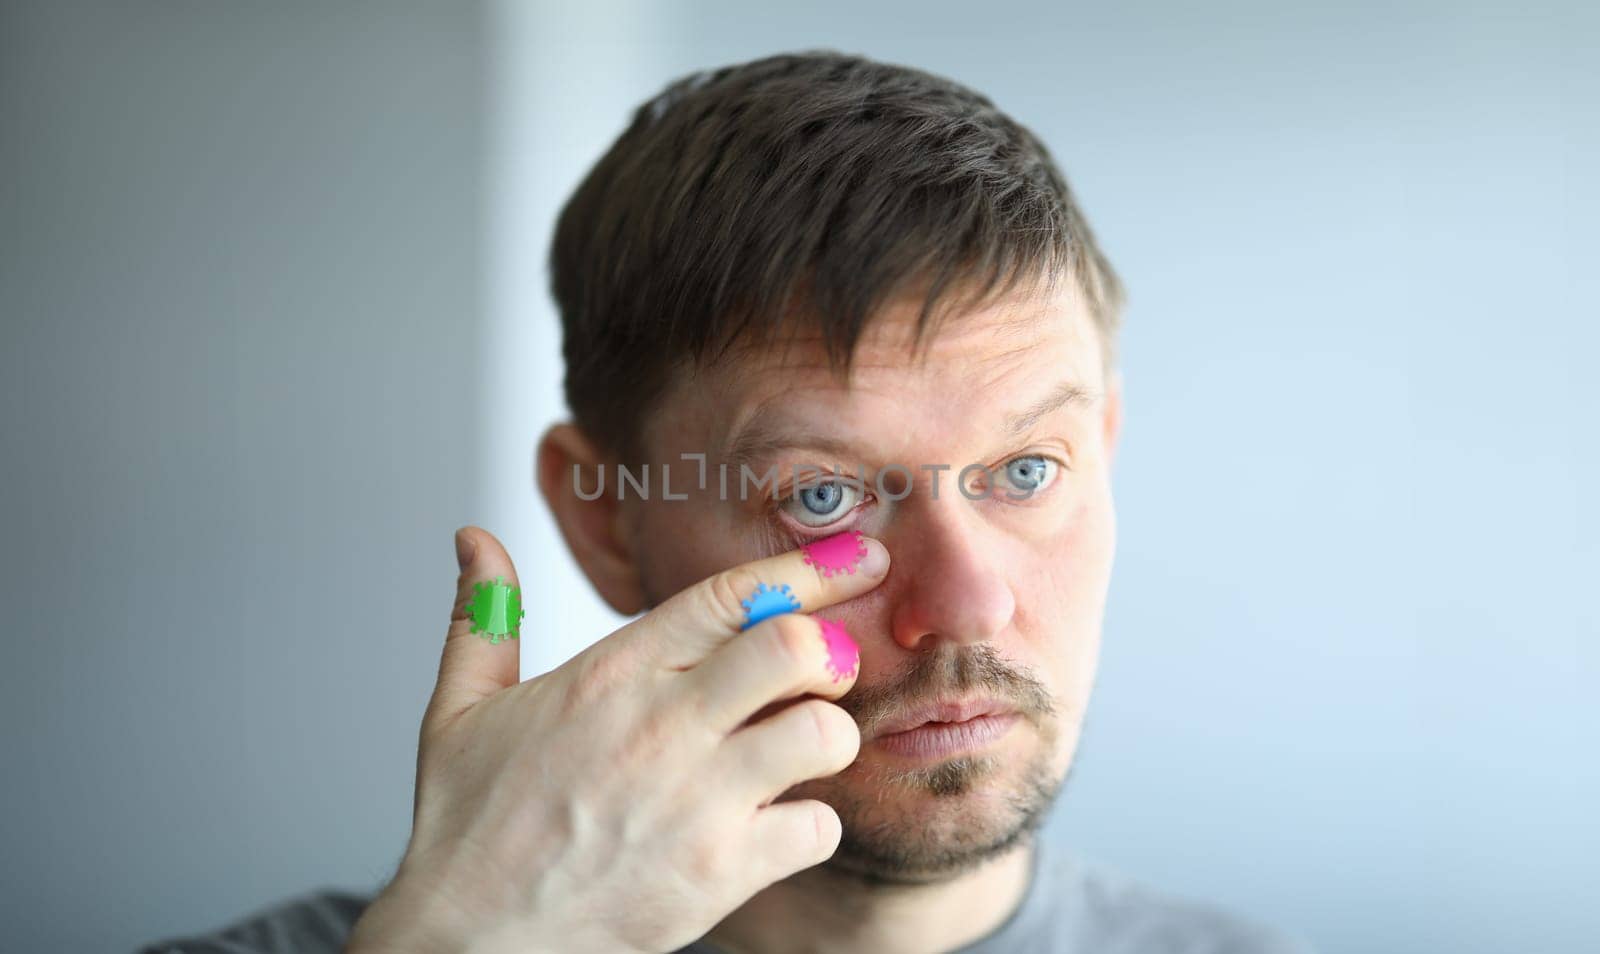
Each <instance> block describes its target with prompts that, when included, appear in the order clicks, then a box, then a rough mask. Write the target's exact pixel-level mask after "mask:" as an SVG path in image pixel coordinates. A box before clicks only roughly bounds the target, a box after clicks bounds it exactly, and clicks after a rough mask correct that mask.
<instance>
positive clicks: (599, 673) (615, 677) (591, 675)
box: [569, 646, 633, 709]
mask: <svg viewBox="0 0 1600 954" xmlns="http://www.w3.org/2000/svg"><path fill="white" fill-rule="evenodd" d="M632 669H633V666H632V663H631V661H630V660H629V659H628V658H627V656H626V654H624V653H623V652H621V651H619V650H617V649H616V648H614V647H600V646H593V647H590V648H589V649H588V650H586V651H584V652H582V653H579V654H578V656H577V657H576V658H575V659H574V660H573V668H572V679H571V682H570V684H569V689H570V694H569V704H570V706H571V707H572V708H574V709H582V708H585V707H588V706H590V705H594V704H596V703H598V702H601V701H603V700H604V699H605V698H606V697H607V696H608V695H610V694H611V693H613V692H615V691H616V690H617V688H618V687H619V686H621V685H622V684H623V683H624V682H625V681H626V680H627V679H628V677H629V675H630V673H631V671H632Z"/></svg>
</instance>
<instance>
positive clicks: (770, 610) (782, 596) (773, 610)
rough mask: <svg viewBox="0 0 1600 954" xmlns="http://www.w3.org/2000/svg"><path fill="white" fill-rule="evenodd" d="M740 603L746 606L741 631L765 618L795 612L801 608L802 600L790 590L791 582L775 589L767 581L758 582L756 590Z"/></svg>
mask: <svg viewBox="0 0 1600 954" xmlns="http://www.w3.org/2000/svg"><path fill="white" fill-rule="evenodd" d="M739 605H741V606H743V607H744V613H745V616H744V625H743V626H740V627H739V631H740V632H743V631H744V630H747V629H749V628H750V627H752V626H754V625H755V624H757V623H759V622H761V621H762V620H764V619H770V618H772V617H774V616H782V615H783V614H784V613H793V612H795V611H797V610H799V609H800V601H799V600H797V599H795V596H794V594H793V593H791V592H790V591H789V584H787V583H781V584H779V585H778V587H777V589H773V588H772V587H770V586H768V585H767V584H765V583H757V584H756V591H755V592H754V593H752V594H751V595H750V598H749V599H747V600H740V601H739Z"/></svg>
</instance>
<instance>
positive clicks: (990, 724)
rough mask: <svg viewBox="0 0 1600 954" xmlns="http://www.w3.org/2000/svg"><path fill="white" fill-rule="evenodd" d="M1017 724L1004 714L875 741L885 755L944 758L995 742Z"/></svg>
mask: <svg viewBox="0 0 1600 954" xmlns="http://www.w3.org/2000/svg"><path fill="white" fill-rule="evenodd" d="M1016 721H1017V714H1016V713H1014V712H1004V713H994V714H992V715H981V716H974V717H973V718H971V719H968V720H967V721H965V722H925V723H923V724H922V725H919V726H917V727H916V728H915V729H907V730H906V731H904V732H895V733H893V734H891V735H882V736H879V737H878V738H877V739H875V740H874V741H875V742H876V744H877V745H878V746H879V747H880V748H882V749H884V750H885V751H888V752H893V753H894V754H895V755H904V756H906V757H907V758H913V759H936V758H946V757H949V756H952V755H957V754H959V753H961V752H966V751H968V750H970V749H977V748H982V747H983V746H985V745H988V744H989V743H991V742H994V741H995V740H997V739H999V738H1000V737H1001V736H1003V735H1005V734H1006V733H1007V732H1009V731H1011V726H1012V725H1013V724H1014V723H1015V722H1016Z"/></svg>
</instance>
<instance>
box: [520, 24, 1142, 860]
mask: <svg viewBox="0 0 1600 954" xmlns="http://www.w3.org/2000/svg"><path fill="white" fill-rule="evenodd" d="M552 269H553V286H554V291H555V295H556V299H557V301H558V304H559V306H560V308H561V313H562V320H563V326H564V336H565V355H566V361H567V379H566V390H567V396H568V400H569V403H570V404H571V407H572V410H573V414H574V417H575V425H574V426H562V427H557V428H554V429H552V431H551V432H550V434H548V435H547V436H546V439H545V441H544V445H543V447H542V448H541V465H540V466H541V484H542V486H543V487H544V488H545V490H546V493H547V495H548V497H549V499H550V501H551V505H552V508H553V509H554V511H555V513H556V516H557V519H558V522H559V523H560V524H561V527H562V530H563V533H564V534H565V536H566V538H567V540H568V542H569V544H570V545H571V546H572V548H573V551H574V553H575V555H576V556H577V558H578V560H579V562H580V564H581V565H582V566H583V568H584V570H585V572H586V573H587V574H588V575H589V577H590V579H591V580H593V581H594V583H595V586H596V587H597V589H598V590H599V591H600V593H601V595H602V596H603V597H605V598H606V600H607V601H608V602H609V603H610V604H611V605H612V606H613V607H614V608H616V609H617V610H619V611H620V612H624V613H634V612H638V611H640V610H642V609H645V608H647V607H649V606H651V605H653V604H655V603H656V602H659V601H661V600H663V599H665V598H666V597H667V596H668V595H670V594H671V593H673V592H676V591H677V590H679V589H682V588H683V587H685V586H687V585H689V584H691V583H693V582H695V581H697V580H699V579H702V578H704V577H706V576H709V575H711V574H712V573H715V572H717V571H718V570H721V569H724V568H726V567H728V566H731V565H734V564H738V563H743V562H746V561H748V560H752V559H755V558H758V557H760V556H763V555H767V554H770V553H774V552H778V551H781V550H786V549H792V548H794V547H796V546H799V545H802V544H804V543H806V542H809V541H810V540H814V539H819V538H821V537H825V536H828V535H831V534H833V533H837V532H840V531H843V530H849V529H859V530H861V531H863V532H865V533H868V534H870V535H872V536H875V537H877V538H879V539H880V540H882V541H883V542H884V544H885V545H886V546H887V547H888V548H889V551H890V553H891V555H892V556H893V561H894V562H893V566H892V568H891V570H890V574H889V576H888V578H887V579H886V580H885V582H884V583H883V584H882V585H880V586H879V587H878V588H876V589H874V590H873V591H871V592H870V593H868V594H867V595H865V596H863V597H860V598H858V599H856V600H853V601H851V602H849V603H846V604H843V605H841V606H839V607H836V608H834V610H833V611H831V612H829V613H826V614H824V615H829V616H832V617H833V618H837V619H841V620H843V621H844V622H845V623H846V625H847V626H848V627H849V629H850V631H851V632H852V633H853V634H854V635H855V637H856V638H857V640H858V641H859V642H860V644H861V675H860V678H859V680H858V682H857V685H856V687H855V689H854V690H852V692H851V693H850V694H848V695H847V696H845V697H844V698H843V699H842V700H841V702H840V704H841V705H842V706H844V707H845V708H846V709H847V710H849V711H851V713H852V714H853V715H855V716H856V717H857V720H858V722H859V723H860V724H861V727H862V732H863V744H862V748H861V753H860V756H859V757H858V759H857V761H856V763H855V764H854V765H852V766H851V767H850V768H849V769H847V770H846V771H845V772H843V773H840V774H839V775H837V776H834V777H831V778H827V779H822V780H817V781H814V782H810V783H807V784H806V785H803V786H800V787H798V788H797V789H795V790H793V791H792V792H791V793H790V794H791V796H807V797H819V798H822V799H823V800H825V801H827V802H829V803H830V804H832V805H833V806H834V807H835V808H836V809H837V810H838V811H839V814H840V817H841V820H842V821H843V826H844V838H843V842H842V843H841V846H840V849H839V851H838V853H836V855H835V856H834V859H833V862H832V864H834V865H835V866H837V867H840V868H844V869H849V870H853V871H857V872H860V873H862V874H866V875H869V876H872V877H875V878H879V879H883V880H893V881H920V880H936V879H940V878H945V877H949V876H951V875H953V874H956V873H959V872H961V871H963V870H966V869H968V868H970V867H971V866H972V865H973V864H975V863H977V862H979V861H981V860H984V859H986V858H988V857H992V856H994V855H995V854H996V853H998V852H1000V851H1003V850H1004V849H1006V848H1008V847H1010V846H1011V845H1013V844H1015V843H1016V842H1017V841H1018V840H1019V839H1020V838H1022V837H1023V836H1024V835H1026V834H1027V833H1028V832H1029V831H1031V830H1032V829H1033V828H1034V827H1035V826H1036V825H1037V824H1038V823H1039V821H1040V820H1041V818H1042V816H1043V814H1044V812H1045V810H1046V808H1047V807H1048V805H1049V804H1050V802H1051V800H1052V799H1053V797H1054V794H1055V792H1056V791H1057V789H1058V788H1059V786H1060V784H1061V781H1062V779H1063V778H1064V776H1065V774H1066V772H1067V769H1068V766H1069V765H1070V763H1071V759H1072V755H1073V752H1074V751H1075V748H1076V744H1077V739H1078V732H1079V728H1080V725H1081V720H1082V717H1083V712H1084V707H1085V705H1086V703H1087V701H1088V697H1089V692H1090V688H1091V686H1092V683H1093V679H1094V672H1095V667H1096V662H1097V659H1098V653H1099V641H1100V628H1101V618H1102V612H1103V608H1104V604H1105V596H1106V590H1107V586H1108V584H1109V578H1110V572H1111V565H1112V561H1113V555H1114V550H1115V515H1114V509H1113V505H1112V498H1111V490H1110V479H1109V478H1110V468H1111V462H1112V457H1113V453H1114V448H1115V442H1116V436H1117V430H1118V427H1119V424H1120V407H1121V397H1120V385H1119V379H1118V376H1117V374H1116V373H1115V370H1114V355H1115V348H1114V343H1115V335H1116V330H1117V325H1118V318H1119V315H1120V309H1121V298H1122V296H1121V287H1120V284H1119V282H1118V281H1117V278H1116V276H1115V274H1114V273H1113V272H1112V270H1111V268H1110V266H1109V264H1108V263H1107V262H1106V261H1105V259H1104V257H1103V256H1102V255H1101V254H1100V252H1099V250H1098V249H1097V248H1096V246H1095V243H1094V239H1093V236H1092V235H1091V233H1090V231H1089V229H1088V226H1087V224H1086V223H1085V222H1084V220H1083V217H1082V215H1081V214H1080V213H1079V211H1078V209H1077V207H1076V204H1075V203H1074V201H1073V198H1072V196H1071V194H1070V193H1069V191H1068V190H1067V186H1066V184H1065V182H1064V180H1063V179H1062V177H1061V175H1060V173H1059V172H1058V171H1057V170H1056V168H1055V166H1054V163H1053V161H1052V160H1051V158H1050V156H1049V154H1048V153H1047V152H1046V151H1045V149H1044V147H1043V146H1042V145H1041V144H1040V143H1039V142H1038V141H1037V140H1036V139H1035V138H1034V137H1033V136H1032V135H1031V134H1030V133H1028V131H1027V130H1025V129H1023V128H1022V127H1021V126H1019V125H1017V124H1016V123H1014V122H1012V121H1011V120H1010V119H1008V118H1007V117H1005V116H1004V115H1003V114H1001V113H999V112H998V111H997V110H996V109H995V108H994V107H993V105H992V104H990V103H989V101H988V100H986V99H984V98H983V97H981V96H979V95H977V94H975V93H973V92H971V91H969V90H966V89H964V88H963V87H960V86H958V85H956V84H954V83H951V82H949V81H947V80H943V79H940V78H938V77H934V76H930V75H928V74H926V73H922V72H920V71H916V70H910V69H906V68H902V67H895V66H889V65H884V64H880V63H874V62H872V61H869V60H864V59H861V58H856V57H846V56H841V55H837V54H831V53H821V54H810V55H796V56H778V57H771V58H768V59H764V60H758V61H755V62H752V63H747V64H742V65H739V66H733V67H727V68H724V69H721V70H716V71H712V72H708V73H699V74H695V75H694V76H691V77H688V78H686V79H684V80H681V81H679V82H677V83H674V84H672V85H671V86H670V87H668V89H667V90H666V91H665V92H664V93H663V94H662V95H661V96H659V97H657V98H656V99H655V100H652V101H651V102H649V103H647V104H646V105H645V106H643V107H642V108H641V109H640V110H639V112H638V113H637V115H636V116H635V118H634V122H633V124H632V125H631V126H630V127H629V129H628V130H627V131H626V132H625V133H624V134H623V135H622V137H621V138H619V140H618V141H617V142H616V144H614V145H613V147H612V149H611V150H610V151H609V152H608V153H607V154H606V156H605V157H604V158H602V159H601V161H600V162H599V164H598V165H597V166H596V167H595V169H594V170H593V171H592V172H591V174H590V176H589V177H588V178H587V179H586V180H585V181H584V183H583V184H582V185H581V186H580V188H579V189H578V191H577V193H576V194H575V195H574V196H573V198H572V200H571V201H570V202H569V203H568V205H567V207H566V209H565V210H564V211H563V213H562V216H561V220H560V223H559V225H558V229H557V235H556V240H555V246H554V250H553V253H552ZM697 454H704V455H705V460H706V464H707V470H708V471H709V473H708V477H709V479H708V480H707V481H706V482H705V486H704V487H703V488H702V487H701V486H699V484H698V477H699V472H698V468H697V464H696V463H695V462H694V461H692V460H690V459H688V458H685V457H683V456H682V455H697ZM615 463H623V464H627V465H630V466H632V467H633V468H634V470H635V472H638V470H639V467H638V465H641V464H645V463H649V464H652V465H653V466H652V471H653V473H654V475H653V476H652V478H651V480H652V483H653V486H652V487H651V493H650V499H648V500H645V499H639V497H638V495H637V494H629V495H627V499H624V500H620V501H619V500H618V495H617V494H616V493H615V492H608V493H604V494H601V495H600V497H599V498H598V499H595V500H588V501H585V500H583V499H581V497H580V495H579V494H578V493H577V492H576V491H577V488H576V487H575V486H574V485H573V465H574V464H578V465H581V466H583V467H584V468H586V471H585V472H586V473H589V474H591V475H592V474H593V473H594V470H593V468H594V467H595V466H597V465H600V464H615ZM669 464H670V465H671V466H672V474H673V480H672V486H671V487H670V488H669V489H670V491H671V492H672V494H673V495H674V496H676V495H677V494H679V493H683V494H685V495H686V496H687V498H688V499H686V500H677V499H668V498H667V496H666V494H664V493H663V488H662V487H661V485H660V473H661V471H660V468H661V467H662V466H663V465H669ZM719 465H725V466H726V467H727V468H728V469H727V471H726V473H727V474H728V481H727V490H726V491H725V492H724V491H723V490H722V488H721V486H720V481H719V479H718V476H719ZM969 465H974V466H969ZM799 467H811V468H816V469H817V470H821V471H824V472H830V471H833V470H835V469H838V470H840V471H842V472H843V473H844V474H845V475H846V479H843V480H836V479H827V480H820V481H819V480H816V479H814V477H813V479H806V476H805V474H804V472H803V471H802V472H799V473H797V471H796V468H799ZM964 468H965V469H966V473H965V474H963V473H962V471H963V469H964ZM746 470H747V471H748V472H749V473H752V474H756V475H766V474H768V473H769V472H775V474H776V486H775V487H774V486H773V485H772V484H770V483H769V484H766V485H764V486H763V487H761V488H756V489H753V490H752V489H750V487H751V485H750V484H748V483H747V482H746V481H744V480H743V479H742V477H743V474H744V473H745V472H746ZM850 477H855V478H858V479H859V480H860V483H857V482H856V481H852V480H850V479H849V478H850ZM963 478H964V480H963ZM863 485H864V486H863ZM979 485H982V486H979ZM589 489H592V487H591V488H589ZM614 490H615V488H613V491H614ZM774 491H775V492H776V496H777V498H778V499H777V500H774V499H773V497H774ZM979 697H983V698H989V699H993V700H997V701H998V702H1000V703H1001V704H1003V706H1004V707H1006V708H1009V709H1012V710H1014V711H1016V712H1017V713H1018V718H1017V721H1016V723H1015V724H1014V725H1013V727H1012V728H1011V729H1010V730H1009V731H1008V732H1006V734H1005V735H1004V736H1003V737H1002V738H1000V739H999V740H998V741H997V742H995V743H994V744H992V745H990V746H988V747H986V748H984V749H982V750H981V754H979V755H966V756H958V757H954V758H945V759H927V758H917V757H914V756H911V755H908V754H906V753H904V752H899V751H895V750H894V749H893V747H892V746H889V745H887V744H886V743H885V742H883V741H882V740H883V738H884V737H883V735H882V733H883V731H884V730H886V729H892V728H894V727H895V726H894V722H895V721H896V720H897V719H899V718H900V717H902V716H903V715H904V714H905V713H906V712H907V711H908V710H909V709H911V708H914V707H917V706H920V705H922V704H925V703H929V702H934V701H945V700H952V699H959V700H969V699H974V698H979Z"/></svg>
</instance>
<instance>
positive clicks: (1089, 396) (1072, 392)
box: [1006, 381, 1100, 437]
mask: <svg viewBox="0 0 1600 954" xmlns="http://www.w3.org/2000/svg"><path fill="white" fill-rule="evenodd" d="M1099 397H1100V396H1099V395H1098V394H1097V393H1095V392H1094V391H1091V390H1089V389H1088V388H1086V387H1084V386H1083V385H1081V384H1078V383H1077V382H1074V381H1063V382H1061V383H1060V384H1058V385H1056V389H1055V390H1054V391H1051V392H1050V393H1049V394H1048V395H1047V396H1046V397H1045V398H1044V399H1043V400H1041V401H1039V402H1038V403H1037V404H1034V405H1033V406H1032V407H1030V408H1028V409H1027V410H1026V411H1023V412H1022V413H1021V414H1014V415H1012V416H1011V417H1009V418H1007V419H1006V433H1007V434H1009V435H1010V436H1012V437H1017V436H1019V435H1021V434H1022V432H1024V431H1026V430H1027V429H1028V428H1030V427H1032V426H1033V425H1035V424H1037V423H1039V422H1040V421H1041V420H1043V419H1044V417H1045V416H1046V415H1048V414H1050V413H1051V412H1053V411H1058V410H1060V409H1061V408H1064V407H1068V406H1071V407H1092V406H1094V403H1095V401H1097V400H1099Z"/></svg>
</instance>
